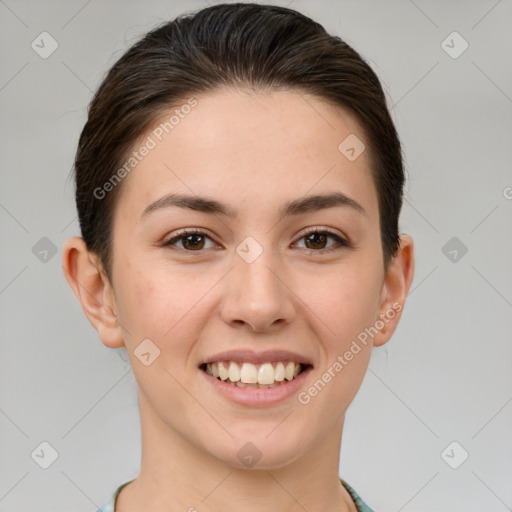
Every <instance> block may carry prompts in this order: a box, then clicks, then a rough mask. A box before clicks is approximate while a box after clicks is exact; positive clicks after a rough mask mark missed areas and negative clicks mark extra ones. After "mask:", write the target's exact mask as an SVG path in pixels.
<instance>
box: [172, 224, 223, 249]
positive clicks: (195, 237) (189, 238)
mask: <svg viewBox="0 0 512 512" xmlns="http://www.w3.org/2000/svg"><path fill="white" fill-rule="evenodd" d="M206 239H208V240H210V241H212V242H213V240H212V239H211V238H210V237H209V236H208V235H207V234H206V233H204V232H203V231H200V230H198V229H185V230H183V231H181V232H180V233H178V234H177V235H176V236H174V237H172V238H170V239H169V240H167V241H166V242H164V243H163V244H162V245H163V246H164V247H171V246H175V244H176V242H178V243H180V242H181V243H182V244H183V246H182V247H178V249H181V250H185V251H188V252H198V251H201V250H202V249H208V248H209V247H205V240H206ZM215 246H216V244H215V242H213V246H212V247H215Z"/></svg>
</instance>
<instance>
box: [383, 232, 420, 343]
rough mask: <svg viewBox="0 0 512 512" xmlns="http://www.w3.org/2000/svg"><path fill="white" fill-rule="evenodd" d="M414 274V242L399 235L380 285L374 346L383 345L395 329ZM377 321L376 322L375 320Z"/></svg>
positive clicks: (405, 236) (407, 237)
mask: <svg viewBox="0 0 512 512" xmlns="http://www.w3.org/2000/svg"><path fill="white" fill-rule="evenodd" d="M413 276H414V244H413V240H412V238H411V237H410V236H409V235H401V236H400V247H399V249H398V251H397V253H396V255H395V256H394V258H393V259H392V260H391V261H390V263H389V266H388V269H387V271H386V275H385V277H384V284H383V287H382V297H381V304H380V308H379V318H378V320H380V322H379V323H378V327H382V328H379V329H378V330H379V333H378V334H377V335H376V336H375V337H374V339H373V345H374V346H375V347H378V346H381V345H384V343H386V342H387V341H389V339H390V338H391V335H392V334H393V332H394V331H395V329H396V327H397V325H398V322H399V320H400V317H401V316H402V310H403V308H404V305H405V299H406V297H407V293H408V292H409V288H410V287H411V283H412V278H413ZM376 323H377V322H376Z"/></svg>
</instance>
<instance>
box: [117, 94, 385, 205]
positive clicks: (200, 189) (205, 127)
mask: <svg viewBox="0 0 512 512" xmlns="http://www.w3.org/2000/svg"><path fill="white" fill-rule="evenodd" d="M181 105H182V106H183V105H194V106H193V107H187V108H180V105H176V106H173V108H171V109H169V111H167V112H165V113H164V114H163V115H162V116H161V117H159V118H158V119H157V120H156V121H155V123H154V125H153V126H152V127H151V129H150V130H148V131H147V132H146V133H145V134H144V135H143V136H142V137H141V138H139V140H138V141H137V143H136V144H134V146H133V149H132V151H137V150H138V149H140V148H142V147H143V146H148V147H151V149H150V150H149V151H145V153H146V154H145V156H144V157H142V158H141V159H140V161H138V163H137V165H136V166H134V167H133V170H131V171H130V173H129V175H128V176H127V177H126V178H125V179H124V182H123V193H122V194H121V198H120V201H119V205H118V210H123V212H122V213H123V215H128V214H129V213H130V212H132V211H135V210H136V211H138V213H139V215H140V213H141V212H142V211H143V209H144V208H145V206H147V204H149V203H150V202H152V201H155V200H156V199H158V198H159V197H160V196H161V195H163V194H165V193H169V192H176V191H177V192H187V193H189V194H199V195H208V196H211V197H219V196H220V197H222V198H224V199H226V198H227V200H226V202H228V203H232V204H233V205H235V204H236V205H240V204H247V205H248V206H250V205H251V204H252V201H253V200H254V198H259V201H260V203H261V200H262V198H265V202H268V203H270V202H273V201H283V202H284V201H285V200H290V199H295V198H296V197H297V196H301V195H305V194H307V193H308V192H309V191H311V192H325V191H328V190H334V189H340V187H341V188H342V191H343V192H344V193H346V194H347V195H357V196H359V199H360V202H366V203H367V205H366V207H365V209H368V210H370V212H371V210H372V208H373V207H374V206H375V205H374V204H368V203H372V202H373V201H374V200H375V204H376V197H375V191H374V186H373V180H372V178H371V173H370V169H369V158H368V155H367V152H366V151H362V153H361V154H360V155H359V156H357V158H356V159H353V158H352V159H349V158H347V153H344V151H345V150H346V149H347V148H346V146H347V143H346V142H345V141H348V143H349V144H348V145H351V146H354V142H355V144H356V146H354V147H355V150H357V151H358V152H359V151H361V148H364V146H363V144H366V142H365V135H364V132H363V130H362V128H361V126H360V125H359V123H358V122H357V120H356V118H355V117H354V116H353V115H352V114H351V113H350V112H349V111H348V109H344V108H342V107H334V106H333V105H331V104H328V103H327V102H325V101H322V100H321V99H319V98H318V97H316V96H312V95H307V94H304V93H302V92H299V91H295V90H289V91H288V90H286V91H284V90H279V91H272V92H254V91H244V90H239V89H221V90H218V91H215V92H213V93H208V94H202V95H197V96H195V97H194V99H193V101H192V102H191V101H190V99H188V100H187V99H185V100H183V103H182V104H181ZM357 144H359V146H357ZM350 155H351V153H348V156H350ZM365 195H366V196H368V197H361V196H365ZM251 198H252V199H251Z"/></svg>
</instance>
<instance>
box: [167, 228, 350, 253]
mask: <svg viewBox="0 0 512 512" xmlns="http://www.w3.org/2000/svg"><path fill="white" fill-rule="evenodd" d="M312 234H325V235H328V236H330V237H331V238H334V239H335V240H336V242H337V243H336V244H335V245H333V246H331V247H327V248H325V249H307V248H306V250H308V251H311V252H317V253H322V254H325V253H329V252H332V251H336V250H340V249H343V248H347V247H350V244H349V243H348V242H347V240H346V239H344V238H343V237H341V236H340V235H338V234H337V233H334V232H332V231H330V230H328V229H319V228H314V229H312V230H311V231H308V232H307V233H304V234H303V235H302V236H301V237H299V239H298V240H302V239H303V238H306V237H307V236H309V235H312ZM189 235H202V236H205V237H206V238H209V239H210V240H212V241H213V242H214V240H213V239H212V238H211V237H210V236H208V235H207V234H206V233H205V232H204V231H201V230H200V229H184V230H183V231H180V232H179V233H178V234H176V235H175V236H173V237H172V238H170V239H169V240H167V241H166V242H164V243H163V244H162V246H163V247H168V248H169V249H173V250H179V251H184V252H189V253H194V252H197V253H201V252H203V251H204V250H206V249H199V250H197V251H192V250H188V249H183V248H181V247H175V246H174V243H175V242H176V241H179V240H181V239H182V238H185V237H187V236H189Z"/></svg>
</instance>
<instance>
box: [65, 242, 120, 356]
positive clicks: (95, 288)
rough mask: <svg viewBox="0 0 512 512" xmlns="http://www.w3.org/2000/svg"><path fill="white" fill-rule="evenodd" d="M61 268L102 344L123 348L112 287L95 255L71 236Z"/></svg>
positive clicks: (66, 245)
mask: <svg viewBox="0 0 512 512" xmlns="http://www.w3.org/2000/svg"><path fill="white" fill-rule="evenodd" d="M62 269H63V272H64V276H65V277H66V280H67V282H68V284H69V286H70V287H71V289H72V290H73V293H74V294H75V296H76V298H77V299H78V301H79V302H80V305H81V306H82V309H83V310H84V313H85V315H86V316H87V318H88V319H89V321H90V322H91V324H92V326H93V327H94V328H95V329H96V331H97V332H98V335H99V337H100V339H101V341H102V342H103V344H104V345H106V346H107V347H111V348H118V347H122V346H124V339H123V336H122V330H121V326H120V324H119V322H118V319H117V305H116V303H115V298H114V294H113V290H112V286H111V284H110V282H109V280H108V279H107V277H106V275H105V273H104V272H103V269H102V266H101V263H100V261H99V258H98V256H97V255H96V254H94V253H91V252H89V251H88V250H87V247H86V245H85V242H84V240H83V239H82V238H80V237H76V236H75V237H72V238H69V239H68V240H67V241H66V242H65V243H64V246H63V251H62Z"/></svg>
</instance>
